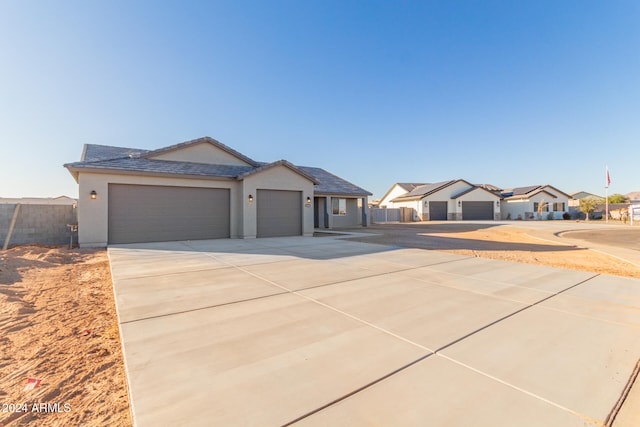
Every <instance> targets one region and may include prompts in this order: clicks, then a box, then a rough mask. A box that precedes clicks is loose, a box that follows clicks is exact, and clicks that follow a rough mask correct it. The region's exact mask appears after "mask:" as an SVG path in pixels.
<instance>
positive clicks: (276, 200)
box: [256, 190, 302, 237]
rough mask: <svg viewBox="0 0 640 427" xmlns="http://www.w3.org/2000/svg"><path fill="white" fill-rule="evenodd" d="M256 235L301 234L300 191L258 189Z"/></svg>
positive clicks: (279, 235)
mask: <svg viewBox="0 0 640 427" xmlns="http://www.w3.org/2000/svg"><path fill="white" fill-rule="evenodd" d="M256 202H257V209H258V237H281V236H300V235H301V234H302V192H301V191H284V190H258V197H257V200H256Z"/></svg>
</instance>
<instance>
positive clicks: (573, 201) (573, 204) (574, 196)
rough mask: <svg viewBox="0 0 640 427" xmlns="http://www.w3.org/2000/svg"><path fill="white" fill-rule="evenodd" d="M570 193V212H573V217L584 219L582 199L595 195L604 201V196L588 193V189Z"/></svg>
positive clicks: (594, 196)
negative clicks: (581, 207) (581, 206)
mask: <svg viewBox="0 0 640 427" xmlns="http://www.w3.org/2000/svg"><path fill="white" fill-rule="evenodd" d="M569 195H570V196H571V198H570V199H569V203H568V204H569V213H570V214H571V218H574V219H576V218H577V219H584V217H585V213H584V212H582V211H581V210H580V200H582V199H586V198H588V197H593V198H595V199H598V200H601V201H603V202H604V197H602V196H598V195H597V194H593V193H588V192H586V191H578V192H577V193H571V194H569Z"/></svg>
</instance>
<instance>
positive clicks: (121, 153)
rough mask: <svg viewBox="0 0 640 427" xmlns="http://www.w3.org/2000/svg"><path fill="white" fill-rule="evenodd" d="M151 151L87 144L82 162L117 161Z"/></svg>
mask: <svg viewBox="0 0 640 427" xmlns="http://www.w3.org/2000/svg"><path fill="white" fill-rule="evenodd" d="M148 151H149V150H141V149H138V148H125V147H111V146H108V145H98V144H85V146H84V152H83V155H82V159H81V160H82V161H85V162H95V161H98V160H109V159H117V158H119V157H129V156H133V157H139V156H140V155H142V154H145V153H147V152H148Z"/></svg>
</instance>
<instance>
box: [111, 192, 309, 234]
mask: <svg viewBox="0 0 640 427" xmlns="http://www.w3.org/2000/svg"><path fill="white" fill-rule="evenodd" d="M256 204H257V206H256V209H257V227H258V229H257V231H258V237H275V236H294V235H301V234H302V193H301V192H299V191H276V190H258V192H257V200H256ZM230 212H231V209H230V191H229V190H228V189H221V188H197V187H170V186H157V185H128V184H109V209H108V215H109V217H108V227H109V229H108V230H109V231H108V242H109V243H110V244H114V243H142V242H164V241H172V240H198V239H220V238H228V237H230V235H231V232H230V230H231V224H230Z"/></svg>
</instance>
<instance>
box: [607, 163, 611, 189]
mask: <svg viewBox="0 0 640 427" xmlns="http://www.w3.org/2000/svg"><path fill="white" fill-rule="evenodd" d="M609 185H611V177H610V176H609V166H607V187H608V186H609Z"/></svg>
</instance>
